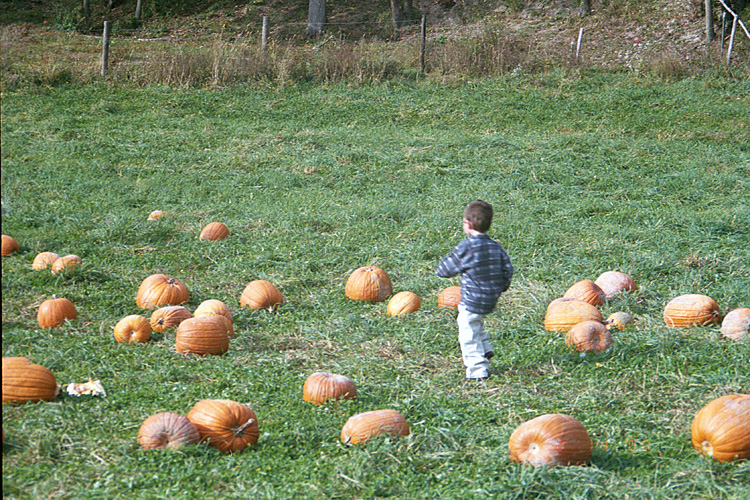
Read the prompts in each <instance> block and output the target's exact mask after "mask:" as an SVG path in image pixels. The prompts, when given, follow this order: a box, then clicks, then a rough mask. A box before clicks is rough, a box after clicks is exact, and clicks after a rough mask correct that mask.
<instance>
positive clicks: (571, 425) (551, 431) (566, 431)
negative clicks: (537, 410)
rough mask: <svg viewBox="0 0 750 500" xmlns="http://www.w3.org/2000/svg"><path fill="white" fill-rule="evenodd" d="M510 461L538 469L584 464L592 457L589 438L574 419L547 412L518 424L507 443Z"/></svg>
mask: <svg viewBox="0 0 750 500" xmlns="http://www.w3.org/2000/svg"><path fill="white" fill-rule="evenodd" d="M508 449H509V451H510V459H511V460H513V461H514V462H522V463H528V464H531V465H534V466H536V467H540V466H544V465H547V466H555V465H585V464H587V463H588V461H589V459H590V458H591V449H592V444H591V438H590V437H589V435H588V433H587V432H586V429H585V428H584V427H583V425H582V424H581V423H580V422H579V421H578V420H576V419H575V418H573V417H571V416H569V415H562V414H559V413H550V414H547V415H541V416H539V417H536V418H533V419H531V420H529V421H527V422H524V423H522V424H521V425H519V426H518V427H517V428H516V430H515V431H513V433H512V434H511V435H510V441H508Z"/></svg>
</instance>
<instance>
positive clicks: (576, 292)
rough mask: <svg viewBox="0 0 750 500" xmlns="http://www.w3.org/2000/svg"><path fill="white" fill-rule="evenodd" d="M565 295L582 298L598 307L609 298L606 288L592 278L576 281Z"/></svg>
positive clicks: (566, 296)
mask: <svg viewBox="0 0 750 500" xmlns="http://www.w3.org/2000/svg"><path fill="white" fill-rule="evenodd" d="M563 297H564V298H573V299H578V300H582V301H584V302H588V303H589V304H591V305H592V306H596V307H599V306H602V305H604V302H605V300H606V299H607V296H606V295H605V294H604V290H602V289H601V288H599V285H597V284H596V283H594V282H593V281H591V280H582V281H579V282H577V283H575V284H574V285H573V286H571V287H570V288H568V290H567V291H566V292H565V294H564V295H563Z"/></svg>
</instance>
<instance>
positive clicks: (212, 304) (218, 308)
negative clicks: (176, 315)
mask: <svg viewBox="0 0 750 500" xmlns="http://www.w3.org/2000/svg"><path fill="white" fill-rule="evenodd" d="M211 314H218V315H219V316H224V317H225V318H226V319H227V321H228V322H229V338H232V337H234V325H233V322H234V316H233V315H232V311H230V310H229V307H227V305H226V304H225V303H224V302H222V301H220V300H218V299H208V300H204V301H203V302H201V303H200V305H199V306H198V307H197V308H196V309H195V312H194V313H193V316H195V317H198V316H208V315H211Z"/></svg>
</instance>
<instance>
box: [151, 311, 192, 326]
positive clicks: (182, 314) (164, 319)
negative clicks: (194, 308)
mask: <svg viewBox="0 0 750 500" xmlns="http://www.w3.org/2000/svg"><path fill="white" fill-rule="evenodd" d="M192 317H193V315H192V313H191V312H190V310H189V309H188V308H187V307H183V306H164V307H160V308H158V309H154V312H152V313H151V319H150V323H151V328H153V329H154V331H155V332H159V333H161V332H163V331H165V330H168V329H170V328H172V327H175V326H178V325H179V324H180V323H182V322H183V321H185V320H186V319H188V318H192Z"/></svg>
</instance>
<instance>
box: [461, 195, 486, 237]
mask: <svg viewBox="0 0 750 500" xmlns="http://www.w3.org/2000/svg"><path fill="white" fill-rule="evenodd" d="M464 219H466V220H468V221H469V222H471V227H472V229H475V230H477V231H479V232H480V233H486V232H487V231H488V230H489V228H490V224H492V205H490V204H489V203H487V202H486V201H482V200H477V201H472V202H471V203H469V205H468V206H467V207H466V210H464Z"/></svg>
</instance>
